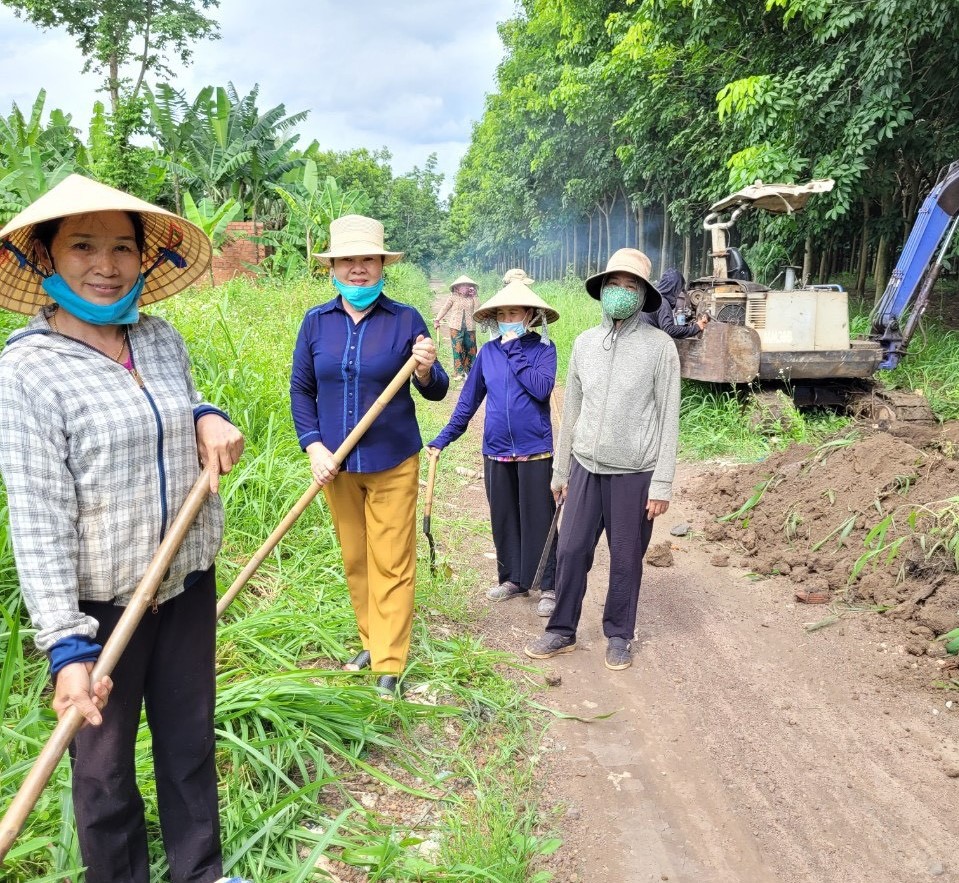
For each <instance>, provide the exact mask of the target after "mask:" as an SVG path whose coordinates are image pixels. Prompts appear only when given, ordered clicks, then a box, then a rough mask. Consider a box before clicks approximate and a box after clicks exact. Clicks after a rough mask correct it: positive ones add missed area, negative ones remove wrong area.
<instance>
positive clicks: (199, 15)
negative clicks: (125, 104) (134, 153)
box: [0, 0, 220, 112]
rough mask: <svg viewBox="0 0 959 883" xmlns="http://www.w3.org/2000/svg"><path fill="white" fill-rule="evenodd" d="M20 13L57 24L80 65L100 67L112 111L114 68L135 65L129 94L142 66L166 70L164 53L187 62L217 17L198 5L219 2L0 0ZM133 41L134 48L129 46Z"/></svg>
mask: <svg viewBox="0 0 959 883" xmlns="http://www.w3.org/2000/svg"><path fill="white" fill-rule="evenodd" d="M0 2H3V5H4V6H8V7H10V8H11V9H12V10H13V11H14V13H15V14H16V15H17V16H18V17H21V18H25V19H26V20H27V21H29V22H32V23H33V24H35V25H37V27H39V28H42V29H44V30H46V29H47V28H63V29H64V30H65V31H66V32H67V33H68V34H70V36H72V37H74V38H75V39H76V41H77V46H78V48H79V49H80V52H81V53H82V54H83V56H84V57H85V58H86V63H85V64H84V67H83V70H84V71H85V72H86V71H89V70H94V71H98V72H103V71H105V72H106V81H105V86H106V88H107V90H108V91H109V92H110V96H111V99H112V106H113V110H114V112H116V111H117V110H118V105H119V99H120V91H121V86H123V85H124V84H128V82H129V81H125V80H122V79H120V75H119V68H121V67H122V66H123V65H124V64H126V63H128V62H133V63H135V64H137V65H138V66H139V71H138V74H137V78H136V80H135V82H134V84H133V88H132V90H130V92H129V95H130V97H133V98H135V97H136V96H137V94H138V92H139V87H140V85H141V83H142V82H143V78H144V76H145V74H146V73H147V71H155V72H157V73H172V71H171V70H170V68H168V67H167V65H166V57H167V53H170V54H172V55H173V56H175V57H176V58H177V59H178V60H179V61H180V62H181V63H182V64H187V63H189V61H190V57H191V55H192V48H191V44H192V43H193V42H195V41H197V40H202V39H205V38H216V36H217V27H218V26H217V23H216V22H215V21H213V19H210V18H207V17H206V16H205V15H204V14H203V11H205V10H208V9H210V8H211V7H213V8H215V7H217V6H219V5H220V3H219V0H105V2H100V3H90V2H88V0H0ZM134 47H135V48H134Z"/></svg>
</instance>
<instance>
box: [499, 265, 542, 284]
mask: <svg viewBox="0 0 959 883" xmlns="http://www.w3.org/2000/svg"><path fill="white" fill-rule="evenodd" d="M535 281H536V280H535V279H533V277H532V276H529V275H527V273H526V271H525V270H523V269H521V268H520V267H513V269H512V270H507V271H506V272H505V273H504V274H503V285H509V284H510V282H522V283H523V285H532V284H533V283H534V282H535Z"/></svg>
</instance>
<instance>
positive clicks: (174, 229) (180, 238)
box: [0, 175, 213, 316]
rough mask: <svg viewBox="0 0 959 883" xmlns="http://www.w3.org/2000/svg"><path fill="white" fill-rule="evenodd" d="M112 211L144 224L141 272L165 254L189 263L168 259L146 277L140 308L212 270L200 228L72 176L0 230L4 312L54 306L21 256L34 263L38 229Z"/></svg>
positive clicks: (28, 311) (207, 242)
mask: <svg viewBox="0 0 959 883" xmlns="http://www.w3.org/2000/svg"><path fill="white" fill-rule="evenodd" d="M108 211H119V212H136V213H137V214H138V215H139V216H140V218H141V219H142V220H143V236H144V247H143V258H142V261H141V269H142V271H143V272H146V271H147V270H149V269H150V267H152V266H153V265H154V264H155V263H156V261H157V258H158V257H160V256H161V255H162V253H163V249H166V250H168V251H170V252H172V253H174V254H175V255H177V256H179V257H180V258H182V259H183V260H184V261H185V262H186V266H184V267H178V266H177V265H176V264H175V263H173V261H171V260H169V259H164V260H162V261H161V262H160V263H159V264H158V265H157V267H156V268H155V269H154V270H152V271H151V272H150V273H149V274H148V275H147V277H146V284H145V285H144V286H143V294H142V295H141V296H140V304H141V305H143V306H146V305H147V304H152V303H156V302H157V301H159V300H163V299H164V298H166V297H170V296H171V295H174V294H178V293H179V292H181V291H183V290H184V289H186V288H189V287H190V286H191V285H192V284H193V283H194V282H196V281H197V279H199V278H200V277H201V276H202V275H203V274H204V273H205V272H206V271H207V269H208V268H209V266H210V261H211V259H212V257H213V247H212V245H211V244H210V240H209V237H207V235H206V234H205V233H204V232H203V231H202V230H201V229H200V228H199V227H197V226H196V225H194V224H191V223H190V222H189V221H187V220H185V219H184V218H181V217H179V216H178V215H175V214H173V212H170V211H167V210H166V209H164V208H160V207H159V206H155V205H151V204H150V203H149V202H144V201H143V200H142V199H137V197H135V196H131V195H130V194H129V193H124V192H123V191H122V190H115V189H114V188H113V187H108V186H107V185H106V184H101V183H100V182H99V181H93V180H92V179H90V178H85V177H84V176H83V175H69V176H68V177H66V178H64V179H63V180H62V181H61V182H60V183H59V184H57V186H56V187H53V188H52V189H50V190H48V191H47V192H46V193H45V194H44V195H43V196H41V197H40V198H39V199H37V200H36V201H35V202H33V203H31V204H30V205H28V206H27V207H26V208H25V209H24V210H23V211H22V212H20V214H18V215H17V216H16V217H15V218H13V219H12V220H11V221H10V222H9V223H8V224H7V225H6V226H5V227H4V228H3V229H2V230H0V307H3V308H4V309H7V310H13V312H15V313H25V314H26V315H28V316H32V315H33V314H34V313H36V312H37V310H38V309H39V308H40V307H43V306H46V305H47V304H49V303H52V301H51V300H50V298H49V297H47V295H46V292H45V291H44V290H43V289H42V288H41V287H40V283H41V282H42V277H41V276H40V275H39V274H38V273H37V272H36V271H35V270H33V269H32V268H31V267H30V266H29V264H26V263H24V262H23V261H22V259H21V257H20V256H23V257H25V258H27V259H29V260H31V261H32V260H34V257H35V256H34V250H33V231H34V228H35V227H36V225H37V224H40V223H42V222H43V221H52V220H53V219H54V218H65V217H69V216H70V215H86V214H89V213H91V212H108ZM11 246H12V249H15V251H14V250H12V249H11ZM18 255H19V256H18Z"/></svg>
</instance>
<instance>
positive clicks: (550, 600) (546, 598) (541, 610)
mask: <svg viewBox="0 0 959 883" xmlns="http://www.w3.org/2000/svg"><path fill="white" fill-rule="evenodd" d="M555 609H556V592H551V591H548V590H547V591H544V592H543V594H542V595H540V598H539V604H537V605H536V615H537V616H552V615H553V611H554V610H555Z"/></svg>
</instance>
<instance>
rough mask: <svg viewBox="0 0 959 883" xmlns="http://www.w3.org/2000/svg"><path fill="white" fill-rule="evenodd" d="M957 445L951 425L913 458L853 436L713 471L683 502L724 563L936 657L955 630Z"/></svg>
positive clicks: (881, 438)
mask: <svg viewBox="0 0 959 883" xmlns="http://www.w3.org/2000/svg"><path fill="white" fill-rule="evenodd" d="M956 437H957V427H956V426H954V425H953V426H950V427H948V428H946V429H945V430H944V431H943V432H940V433H938V434H936V435H935V436H934V437H932V438H928V439H923V440H922V443H923V444H922V446H917V445H919V444H920V443H919V442H918V441H916V439H912V440H911V441H910V440H907V439H906V438H898V437H895V436H893V435H890V434H887V433H882V432H877V433H873V434H869V431H868V430H861V429H860V430H856V431H855V432H853V433H850V434H848V435H846V436H843V437H837V438H835V439H832V440H830V441H828V442H826V443H825V444H823V445H821V446H820V447H818V448H810V447H808V446H806V447H804V446H796V447H792V448H789V449H787V450H785V451H783V452H781V453H778V454H776V455H774V456H771V457H769V458H768V459H767V460H765V461H763V462H761V463H756V464H750V465H746V466H742V467H739V468H736V469H729V468H728V467H724V468H722V469H715V470H712V471H710V472H708V473H706V474H705V475H704V477H703V479H702V481H701V483H700V485H699V486H698V487H697V488H695V489H694V491H693V494H692V496H693V497H694V498H698V500H699V501H700V502H699V505H700V508H702V509H704V510H706V513H707V515H708V516H711V518H710V519H709V520H708V521H707V526H706V538H707V539H709V540H712V541H715V542H721V543H722V544H723V545H724V546H725V547H726V548H727V549H728V550H729V551H730V553H731V554H732V555H733V563H737V564H739V565H740V566H742V567H744V568H747V569H748V570H750V571H752V572H754V573H756V574H760V575H771V574H781V575H784V576H787V577H788V578H789V579H790V580H792V582H793V583H795V584H796V589H797V599H798V600H812V599H815V600H817V601H829V600H834V601H844V602H848V603H850V604H855V605H858V606H863V605H869V606H872V605H875V606H877V607H879V608H882V609H883V610H884V611H885V615H886V616H887V617H890V618H894V619H900V620H902V621H903V622H904V624H905V625H907V626H908V631H909V632H910V633H911V635H912V636H913V637H912V641H913V643H914V644H915V645H916V646H915V647H914V648H911V649H912V652H916V653H921V652H928V653H930V654H936V653H940V652H942V650H941V644H939V645H937V644H934V643H931V640H932V638H934V637H935V636H937V635H940V634H942V633H944V632H947V631H949V630H951V629H953V628H956V627H957V626H959V572H957V571H959V462H957V461H956V460H955V459H953V457H954V455H955V452H956V445H955V442H954V439H955V438H956ZM913 442H915V443H913Z"/></svg>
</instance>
